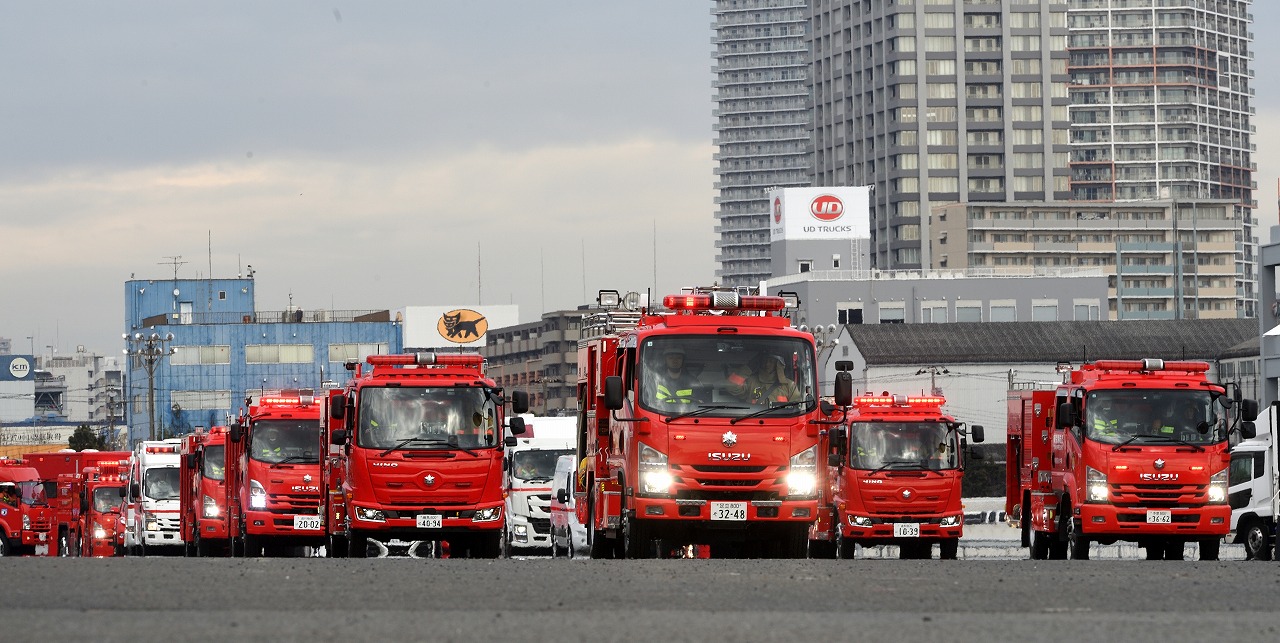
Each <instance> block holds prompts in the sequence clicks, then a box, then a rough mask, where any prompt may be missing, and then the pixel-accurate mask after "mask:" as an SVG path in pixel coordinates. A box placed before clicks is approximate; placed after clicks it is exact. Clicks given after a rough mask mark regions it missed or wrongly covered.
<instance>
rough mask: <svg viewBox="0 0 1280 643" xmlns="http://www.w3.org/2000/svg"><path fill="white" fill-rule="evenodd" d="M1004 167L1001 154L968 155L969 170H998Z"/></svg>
mask: <svg viewBox="0 0 1280 643" xmlns="http://www.w3.org/2000/svg"><path fill="white" fill-rule="evenodd" d="M1002 167H1004V155H1003V154H970V155H969V169H971V170H998V169H1000V168H1002Z"/></svg>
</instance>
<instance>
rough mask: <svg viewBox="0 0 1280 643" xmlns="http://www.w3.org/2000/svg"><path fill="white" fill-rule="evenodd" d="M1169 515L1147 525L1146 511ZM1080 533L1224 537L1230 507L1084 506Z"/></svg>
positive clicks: (1124, 536)
mask: <svg viewBox="0 0 1280 643" xmlns="http://www.w3.org/2000/svg"><path fill="white" fill-rule="evenodd" d="M1165 510H1167V511H1168V512H1169V514H1170V522H1168V523H1152V522H1148V512H1149V511H1165ZM1079 515H1080V531H1081V533H1083V534H1085V535H1086V536H1089V537H1090V538H1102V539H1105V538H1108V537H1111V538H1116V539H1118V540H1129V539H1133V538H1134V537H1136V536H1219V537H1220V536H1226V535H1227V532H1228V531H1230V530H1231V507H1230V506H1229V505H1226V504H1221V505H1202V506H1199V507H1161V508H1158V509H1156V508H1149V507H1117V506H1115V505H1103V504H1085V505H1081V506H1080V508H1079Z"/></svg>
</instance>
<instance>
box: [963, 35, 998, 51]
mask: <svg viewBox="0 0 1280 643" xmlns="http://www.w3.org/2000/svg"><path fill="white" fill-rule="evenodd" d="M964 50H965V51H967V52H969V53H980V52H984V51H1000V38H999V37H992V38H965V39H964Z"/></svg>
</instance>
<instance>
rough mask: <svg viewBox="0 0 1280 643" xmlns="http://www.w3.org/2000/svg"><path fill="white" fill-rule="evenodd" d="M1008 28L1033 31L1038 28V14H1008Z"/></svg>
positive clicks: (1020, 12)
mask: <svg viewBox="0 0 1280 643" xmlns="http://www.w3.org/2000/svg"><path fill="white" fill-rule="evenodd" d="M1009 26H1010V27H1013V28H1014V29H1034V28H1036V27H1039V26H1040V14H1038V13H1032V12H1030V11H1016V12H1010V13H1009Z"/></svg>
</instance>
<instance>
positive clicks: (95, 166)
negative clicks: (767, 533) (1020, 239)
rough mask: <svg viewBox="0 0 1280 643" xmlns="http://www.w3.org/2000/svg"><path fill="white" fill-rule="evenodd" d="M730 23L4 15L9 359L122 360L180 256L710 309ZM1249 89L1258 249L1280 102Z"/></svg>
mask: <svg viewBox="0 0 1280 643" xmlns="http://www.w3.org/2000/svg"><path fill="white" fill-rule="evenodd" d="M1277 5H1280V3H1276V2H1259V3H1255V5H1254V7H1253V12H1254V14H1255V17H1256V19H1257V23H1256V24H1255V26H1254V29H1253V31H1254V32H1255V33H1256V34H1267V33H1274V32H1273V31H1272V30H1273V29H1275V28H1276V27H1277V25H1280V6H1277ZM711 7H712V3H711V2H710V1H708V0H644V1H638V0H636V1H631V2H612V1H610V2H605V1H601V0H557V1H555V2H524V1H515V0H508V1H495V2H456V1H450V2H446V1H443V0H414V1H404V2H376V3H372V2H362V3H355V4H351V5H349V6H347V5H343V4H339V5H333V6H320V5H317V4H315V3H312V2H285V1H273V2H269V3H263V2H233V1H229V0H220V1H219V2H206V3H177V2H168V1H157V2H134V1H125V2H113V3H83V2H81V3H74V2H59V3H48V2H23V3H20V2H6V3H3V4H0V60H3V61H4V63H3V64H0V242H3V252H0V337H9V338H12V339H13V340H14V341H13V343H14V350H15V352H26V351H27V350H29V349H30V347H31V345H32V344H34V346H35V350H36V352H38V353H39V352H45V350H46V349H45V347H46V346H56V347H57V348H58V350H59V351H60V352H67V351H72V350H75V346H76V345H77V344H83V345H85V346H86V347H87V348H88V349H89V350H93V351H98V352H102V353H107V354H112V353H115V352H117V351H118V350H119V348H120V347H121V345H120V344H121V342H120V340H119V339H118V338H119V334H120V332H122V327H123V324H124V322H123V316H124V312H123V303H122V298H123V292H124V286H123V283H124V281H125V280H127V279H129V278H130V275H134V276H136V278H139V279H147V278H154V279H171V278H172V277H173V266H172V265H171V264H170V263H168V262H169V261H170V259H168V258H169V257H174V256H180V257H181V261H183V262H186V263H185V264H183V265H181V266H180V267H179V270H178V276H179V277H181V278H204V277H208V276H213V277H214V278H227V277H234V276H236V274H237V273H239V272H241V271H243V270H244V266H246V265H249V264H252V265H253V267H254V269H255V270H256V271H257V276H256V279H257V293H258V301H257V307H258V309H260V310H281V309H283V308H285V307H286V306H287V305H288V304H289V297H290V295H291V294H292V301H293V304H294V305H297V306H301V307H303V308H306V309H314V308H337V309H375V308H376V309H386V308H397V307H400V306H404V305H455V304H456V305H464V304H465V305H472V304H476V303H483V304H508V303H514V304H518V305H519V306H520V316H521V321H532V320H533V319H536V318H537V316H538V315H539V314H540V313H541V312H542V311H544V310H554V309H561V308H572V307H576V306H577V305H579V304H580V303H584V301H586V300H589V299H591V298H594V293H595V291H596V290H598V289H600V288H615V289H618V290H622V291H626V290H639V291H643V290H644V289H645V288H648V287H651V286H652V285H654V279H655V266H654V256H655V251H656V255H657V263H658V266H657V267H656V281H657V283H656V285H657V291H658V293H664V292H668V291H674V290H676V289H678V288H679V287H680V286H683V285H693V284H708V283H710V282H711V281H712V280H713V279H714V269H715V263H714V256H715V248H714V241H715V239H716V235H715V234H714V233H713V226H714V225H715V221H714V218H713V213H714V212H715V204H714V201H713V199H714V197H715V192H714V190H713V187H712V183H713V182H714V180H715V177H714V175H713V173H712V170H713V168H714V162H713V160H712V154H713V153H714V151H715V150H714V147H713V146H712V144H711V141H712V138H713V131H712V123H713V119H712V116H711V110H712V108H713V104H712V102H711V97H712V90H711V80H712V74H711V62H712V60H711V50H712V48H711V44H710V41H711V37H712V29H711V21H712V17H711V13H710V11H711ZM1256 48H1257V50H1258V54H1257V59H1256V61H1255V65H1254V67H1255V69H1264V70H1265V69H1270V68H1275V67H1276V66H1277V63H1280V60H1278V58H1280V56H1277V45H1275V44H1273V43H1272V42H1262V43H1259V44H1257V45H1256ZM1255 86H1256V87H1257V103H1256V107H1257V114H1258V118H1257V120H1256V121H1255V122H1256V125H1257V129H1258V137H1257V140H1256V142H1257V144H1258V155H1257V162H1258V164H1259V173H1258V174H1257V175H1256V177H1255V178H1256V180H1257V182H1258V185H1259V190H1258V192H1257V199H1258V201H1259V205H1260V208H1259V210H1258V215H1259V218H1260V220H1261V221H1262V222H1263V224H1264V225H1263V226H1262V227H1261V228H1260V231H1259V236H1261V237H1262V238H1263V241H1264V242H1265V241H1266V235H1267V229H1266V226H1269V225H1272V224H1274V223H1275V220H1276V187H1275V186H1276V177H1277V175H1278V173H1280V155H1277V154H1275V153H1273V152H1272V150H1274V149H1276V148H1277V146H1280V125H1277V124H1280V105H1278V104H1277V103H1278V101H1280V90H1276V89H1275V88H1273V87H1271V86H1269V85H1268V84H1267V83H1265V82H1258V83H1256V85H1255ZM655 229H656V231H657V236H658V243H657V244H656V248H655V244H654V231H655ZM210 241H211V243H210ZM210 246H211V247H212V252H210ZM584 251H585V252H584ZM584 265H585V267H586V270H585V277H584V271H583V266H584ZM584 295H585V299H584ZM28 336H31V337H32V338H33V339H31V340H28V339H27V337H28Z"/></svg>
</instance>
